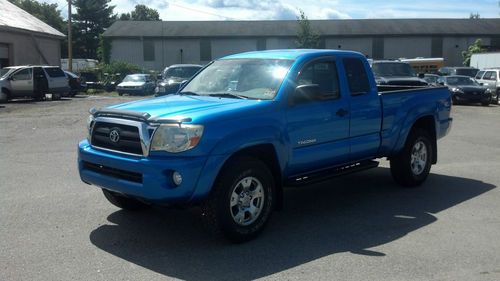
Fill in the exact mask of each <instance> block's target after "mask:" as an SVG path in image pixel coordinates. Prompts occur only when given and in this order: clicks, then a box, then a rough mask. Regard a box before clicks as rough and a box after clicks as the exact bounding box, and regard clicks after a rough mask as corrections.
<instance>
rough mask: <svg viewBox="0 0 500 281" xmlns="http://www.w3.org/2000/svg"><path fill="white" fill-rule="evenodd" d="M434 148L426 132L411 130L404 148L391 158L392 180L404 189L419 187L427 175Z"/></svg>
mask: <svg viewBox="0 0 500 281" xmlns="http://www.w3.org/2000/svg"><path fill="white" fill-rule="evenodd" d="M433 155H434V147H433V145H432V142H431V138H430V136H429V134H428V133H427V131H425V130H422V129H413V130H412V131H411V132H410V134H409V135H408V139H407V140H406V144H405V147H404V148H403V150H401V152H399V153H398V154H397V155H395V156H394V157H392V158H391V160H390V164H391V174H392V177H393V178H394V180H395V181H396V182H397V183H398V184H400V185H402V186H405V187H416V186H419V185H421V184H422V183H423V182H424V181H425V180H426V179H427V176H428V175H429V172H430V170H431V162H432V158H433Z"/></svg>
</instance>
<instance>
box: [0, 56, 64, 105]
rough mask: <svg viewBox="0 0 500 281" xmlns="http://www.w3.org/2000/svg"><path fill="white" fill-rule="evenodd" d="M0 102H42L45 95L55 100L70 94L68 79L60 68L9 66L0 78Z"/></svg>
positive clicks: (4, 69)
mask: <svg viewBox="0 0 500 281" xmlns="http://www.w3.org/2000/svg"><path fill="white" fill-rule="evenodd" d="M0 88H1V94H0V101H2V102H6V101H8V100H10V99H14V98H35V99H38V100H42V99H44V98H45V94H52V95H53V99H58V98H60V97H61V96H62V95H63V94H64V93H67V92H69V90H70V88H69V83H68V77H66V74H65V73H64V71H62V69H61V68H60V67H59V66H46V65H40V66H35V65H27V66H9V67H5V68H3V69H2V75H1V77H0Z"/></svg>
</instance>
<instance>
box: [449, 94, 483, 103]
mask: <svg viewBox="0 0 500 281" xmlns="http://www.w3.org/2000/svg"><path fill="white" fill-rule="evenodd" d="M455 98H456V100H457V101H461V102H471V103H473V102H489V101H490V100H491V94H472V93H464V94H462V93H460V94H455Z"/></svg>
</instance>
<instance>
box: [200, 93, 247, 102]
mask: <svg viewBox="0 0 500 281" xmlns="http://www.w3.org/2000/svg"><path fill="white" fill-rule="evenodd" d="M209 96H211V97H221V98H236V99H243V100H247V99H248V97H247V96H242V95H238V94H233V93H229V92H224V93H213V94H209Z"/></svg>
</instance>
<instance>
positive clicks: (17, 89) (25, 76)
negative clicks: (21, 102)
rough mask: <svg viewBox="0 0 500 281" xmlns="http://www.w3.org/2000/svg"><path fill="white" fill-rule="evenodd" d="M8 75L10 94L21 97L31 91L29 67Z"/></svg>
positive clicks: (31, 80) (31, 74)
mask: <svg viewBox="0 0 500 281" xmlns="http://www.w3.org/2000/svg"><path fill="white" fill-rule="evenodd" d="M10 77H11V78H10V87H11V93H12V96H14V97H22V96H27V95H31V94H32V93H33V73H32V72H31V68H23V69H20V70H18V71H16V72H15V73H13V74H12V75H11V76H10Z"/></svg>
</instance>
